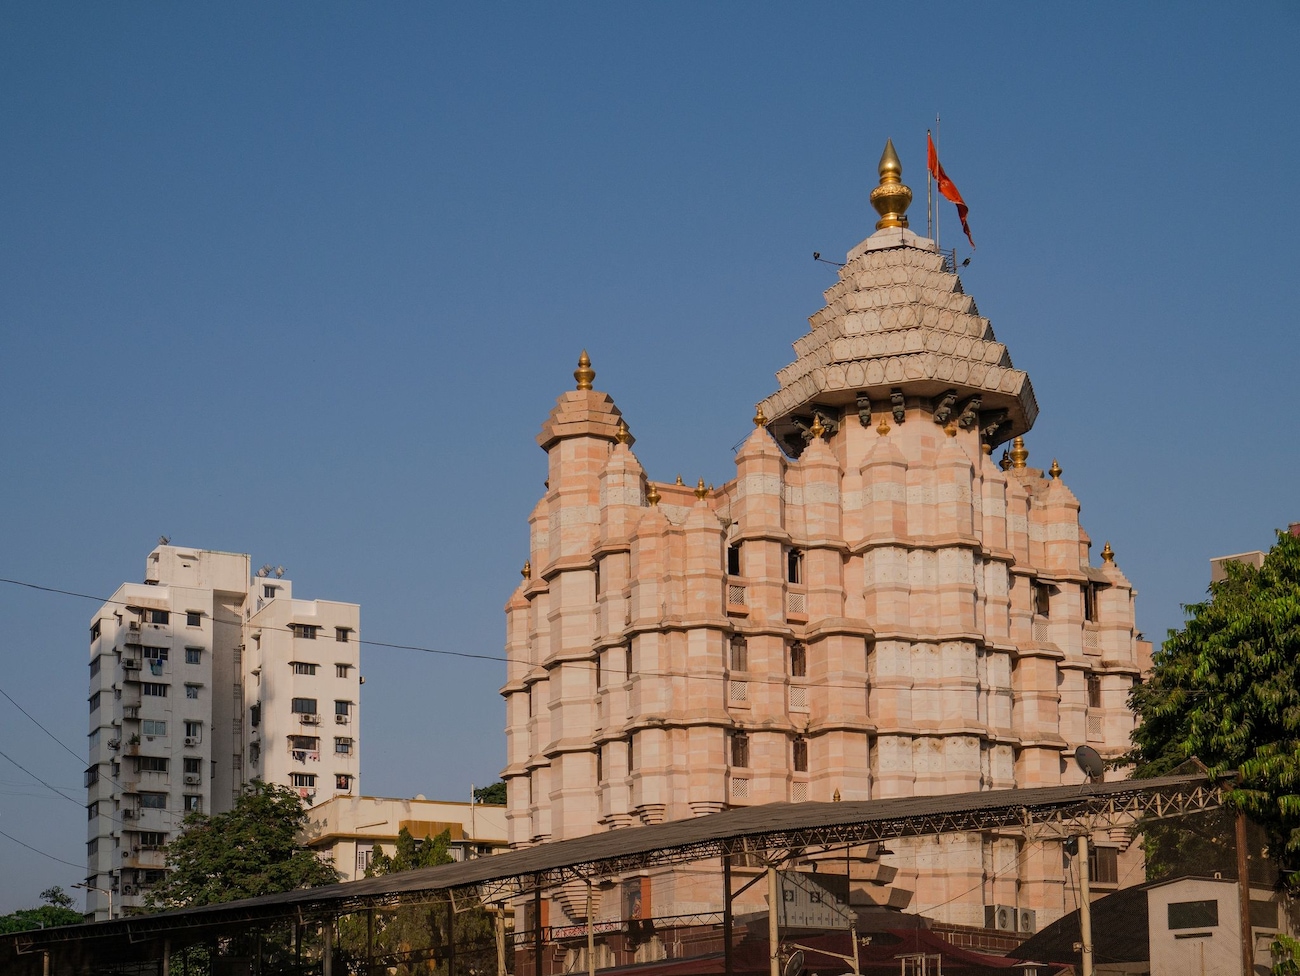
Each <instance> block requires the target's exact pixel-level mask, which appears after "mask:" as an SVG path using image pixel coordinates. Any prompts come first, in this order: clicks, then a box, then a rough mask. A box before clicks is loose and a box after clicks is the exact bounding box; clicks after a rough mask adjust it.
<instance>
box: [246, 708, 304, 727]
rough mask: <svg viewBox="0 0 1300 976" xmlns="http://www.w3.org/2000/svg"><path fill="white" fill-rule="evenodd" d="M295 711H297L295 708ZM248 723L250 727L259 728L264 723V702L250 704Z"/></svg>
mask: <svg viewBox="0 0 1300 976" xmlns="http://www.w3.org/2000/svg"><path fill="white" fill-rule="evenodd" d="M294 711H297V709H296V708H295V709H294ZM248 724H249V727H250V728H254V729H255V728H257V727H258V726H259V725H261V724H262V703H261V702H258V703H257V704H256V705H250V706H249V708H248Z"/></svg>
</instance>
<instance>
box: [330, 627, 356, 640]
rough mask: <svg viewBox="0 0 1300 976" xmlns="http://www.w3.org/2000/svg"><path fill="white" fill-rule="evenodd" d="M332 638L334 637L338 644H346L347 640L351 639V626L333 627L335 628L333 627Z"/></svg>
mask: <svg viewBox="0 0 1300 976" xmlns="http://www.w3.org/2000/svg"><path fill="white" fill-rule="evenodd" d="M334 639H335V640H336V641H338V642H339V643H340V644H346V643H347V642H348V641H350V640H351V639H352V628H351V627H335V628H334Z"/></svg>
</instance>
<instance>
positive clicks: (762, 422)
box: [754, 403, 767, 427]
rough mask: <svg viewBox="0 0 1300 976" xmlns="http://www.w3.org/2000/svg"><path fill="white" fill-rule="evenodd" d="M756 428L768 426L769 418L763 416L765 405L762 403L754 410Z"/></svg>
mask: <svg viewBox="0 0 1300 976" xmlns="http://www.w3.org/2000/svg"><path fill="white" fill-rule="evenodd" d="M754 426H755V427H766V426H767V418H766V417H765V416H763V405H762V404H761V403H760V404H759V405H758V406H756V407H755V408H754Z"/></svg>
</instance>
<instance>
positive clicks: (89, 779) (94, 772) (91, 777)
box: [81, 766, 99, 786]
mask: <svg viewBox="0 0 1300 976" xmlns="http://www.w3.org/2000/svg"><path fill="white" fill-rule="evenodd" d="M82 778H83V780H84V782H83V783H82V784H81V785H82V786H94V785H95V784H96V783H98V782H99V767H98V766H91V767H89V768H88V769H87V770H86V773H85V776H84V777H82Z"/></svg>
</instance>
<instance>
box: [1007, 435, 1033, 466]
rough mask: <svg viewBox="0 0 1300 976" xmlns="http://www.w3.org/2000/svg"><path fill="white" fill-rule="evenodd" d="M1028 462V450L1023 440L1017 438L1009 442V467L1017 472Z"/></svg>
mask: <svg viewBox="0 0 1300 976" xmlns="http://www.w3.org/2000/svg"><path fill="white" fill-rule="evenodd" d="M1028 460H1029V448H1027V447H1025V439H1024V438H1023V437H1017V438H1016V439H1015V440H1014V441H1012V442H1011V466H1012V467H1013V468H1016V469H1017V470H1018V469H1020V468H1023V467H1024V466H1025V462H1026V461H1028Z"/></svg>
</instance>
